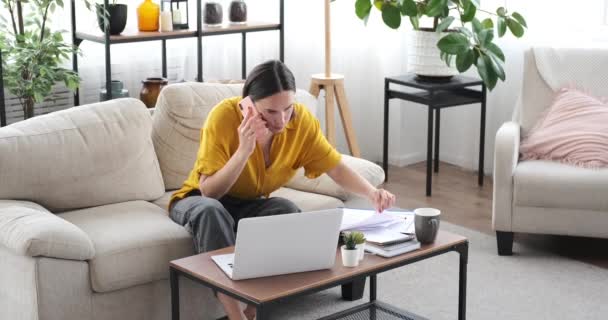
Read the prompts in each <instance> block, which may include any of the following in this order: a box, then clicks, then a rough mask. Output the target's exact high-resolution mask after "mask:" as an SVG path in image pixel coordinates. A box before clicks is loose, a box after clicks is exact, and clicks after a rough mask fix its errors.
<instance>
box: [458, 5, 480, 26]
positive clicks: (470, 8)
mask: <svg viewBox="0 0 608 320" xmlns="http://www.w3.org/2000/svg"><path fill="white" fill-rule="evenodd" d="M475 13H477V7H475V5H474V4H473V3H471V2H470V1H469V2H467V4H466V5H465V6H464V12H463V14H462V15H461V16H460V20H462V22H469V21H471V20H473V18H474V17H475Z"/></svg>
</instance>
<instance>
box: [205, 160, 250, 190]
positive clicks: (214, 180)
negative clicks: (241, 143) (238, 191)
mask: <svg viewBox="0 0 608 320" xmlns="http://www.w3.org/2000/svg"><path fill="white" fill-rule="evenodd" d="M247 159H249V155H247V154H244V153H242V152H238V151H237V152H236V153H235V154H234V155H232V157H231V158H230V160H228V162H226V165H224V167H222V168H221V169H220V170H218V171H217V172H216V173H214V174H213V175H211V176H206V175H201V179H200V180H199V181H200V182H199V189H200V190H201V193H202V194H203V195H204V196H205V197H209V198H214V199H219V198H221V197H222V196H224V195H225V194H226V193H227V192H228V190H230V188H232V186H233V185H234V183H235V182H236V179H238V177H239V176H240V175H241V172H242V171H243V168H245V164H247Z"/></svg>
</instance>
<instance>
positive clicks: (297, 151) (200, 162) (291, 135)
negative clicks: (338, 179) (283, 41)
mask: <svg viewBox="0 0 608 320" xmlns="http://www.w3.org/2000/svg"><path fill="white" fill-rule="evenodd" d="M241 99H242V98H241V97H233V98H228V99H225V100H223V101H221V102H220V103H219V104H218V105H217V106H215V107H214V108H213V109H212V110H211V112H209V115H208V116H207V120H206V121H205V124H204V126H203V128H202V129H201V143H200V147H199V150H198V155H197V159H196V162H195V163H194V168H193V169H192V171H191V172H190V175H189V176H188V179H186V181H184V185H183V186H182V188H181V189H179V190H178V191H176V192H175V193H173V195H172V196H171V203H172V202H173V201H175V200H177V199H182V198H184V196H185V195H186V194H187V193H189V192H191V191H192V190H196V189H198V188H199V180H200V177H201V175H206V176H211V175H213V174H214V173H216V172H217V171H218V170H220V169H221V168H222V167H223V166H224V165H225V164H226V162H228V160H229V159H230V157H232V155H233V154H234V153H235V152H236V150H237V148H238V146H239V136H238V131H237V129H238V127H239V125H240V123H241V121H243V115H242V113H241V111H240V109H239V107H238V102H239V101H241ZM294 112H295V116H294V117H293V118H292V119H291V120H290V121H289V122H288V123H287V125H286V126H285V129H284V130H283V131H281V132H280V133H278V134H276V135H275V136H274V138H273V141H272V145H271V148H270V162H271V165H270V166H269V167H268V168H266V164H265V162H264V155H263V151H262V148H261V146H260V145H259V144H258V145H256V148H255V150H254V152H253V153H252V155H251V157H249V160H248V161H247V164H246V165H245V167H244V168H243V171H242V172H241V175H240V176H239V177H238V179H237V180H236V182H235V183H234V185H233V186H232V188H230V190H229V191H228V195H230V196H233V197H237V198H241V199H254V198H258V197H260V196H266V197H268V195H269V194H270V193H272V192H273V191H275V190H277V189H279V188H280V187H282V186H283V185H284V184H285V183H287V182H288V181H289V180H290V179H291V178H292V177H293V176H294V174H295V172H296V170H297V169H299V168H301V167H304V171H305V175H306V176H307V177H308V178H311V179H313V178H316V177H318V176H320V175H321V174H323V173H325V172H327V171H328V170H330V169H332V168H334V167H335V166H336V165H337V164H338V163H339V162H340V159H341V155H340V153H338V152H337V151H336V150H335V149H334V148H333V147H332V146H331V145H330V144H329V142H327V140H326V139H325V137H324V136H323V132H322V131H321V127H320V125H319V121H318V120H317V119H316V118H315V117H314V116H313V115H312V114H311V113H310V112H309V111H308V109H307V108H306V107H305V106H304V105H302V104H299V103H296V104H294Z"/></svg>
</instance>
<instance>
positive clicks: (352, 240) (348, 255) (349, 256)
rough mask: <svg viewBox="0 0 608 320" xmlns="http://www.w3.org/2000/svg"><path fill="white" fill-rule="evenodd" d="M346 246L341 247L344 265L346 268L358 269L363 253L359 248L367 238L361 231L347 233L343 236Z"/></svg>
mask: <svg viewBox="0 0 608 320" xmlns="http://www.w3.org/2000/svg"><path fill="white" fill-rule="evenodd" d="M342 241H343V242H344V245H343V246H342V247H341V251H342V264H343V265H344V266H345V267H356V266H358V265H359V260H361V252H360V249H359V248H358V247H357V246H358V245H361V244H363V243H365V236H364V235H363V233H361V232H359V231H351V232H345V233H344V234H343V235H342Z"/></svg>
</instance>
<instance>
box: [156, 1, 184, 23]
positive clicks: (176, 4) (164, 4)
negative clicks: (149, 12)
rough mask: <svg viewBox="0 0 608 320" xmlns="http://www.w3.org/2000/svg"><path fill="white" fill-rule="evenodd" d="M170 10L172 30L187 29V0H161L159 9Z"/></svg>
mask: <svg viewBox="0 0 608 320" xmlns="http://www.w3.org/2000/svg"><path fill="white" fill-rule="evenodd" d="M165 8H168V9H169V11H171V16H172V18H173V19H172V20H173V30H179V29H188V0H162V1H161V10H162V11H165Z"/></svg>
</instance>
